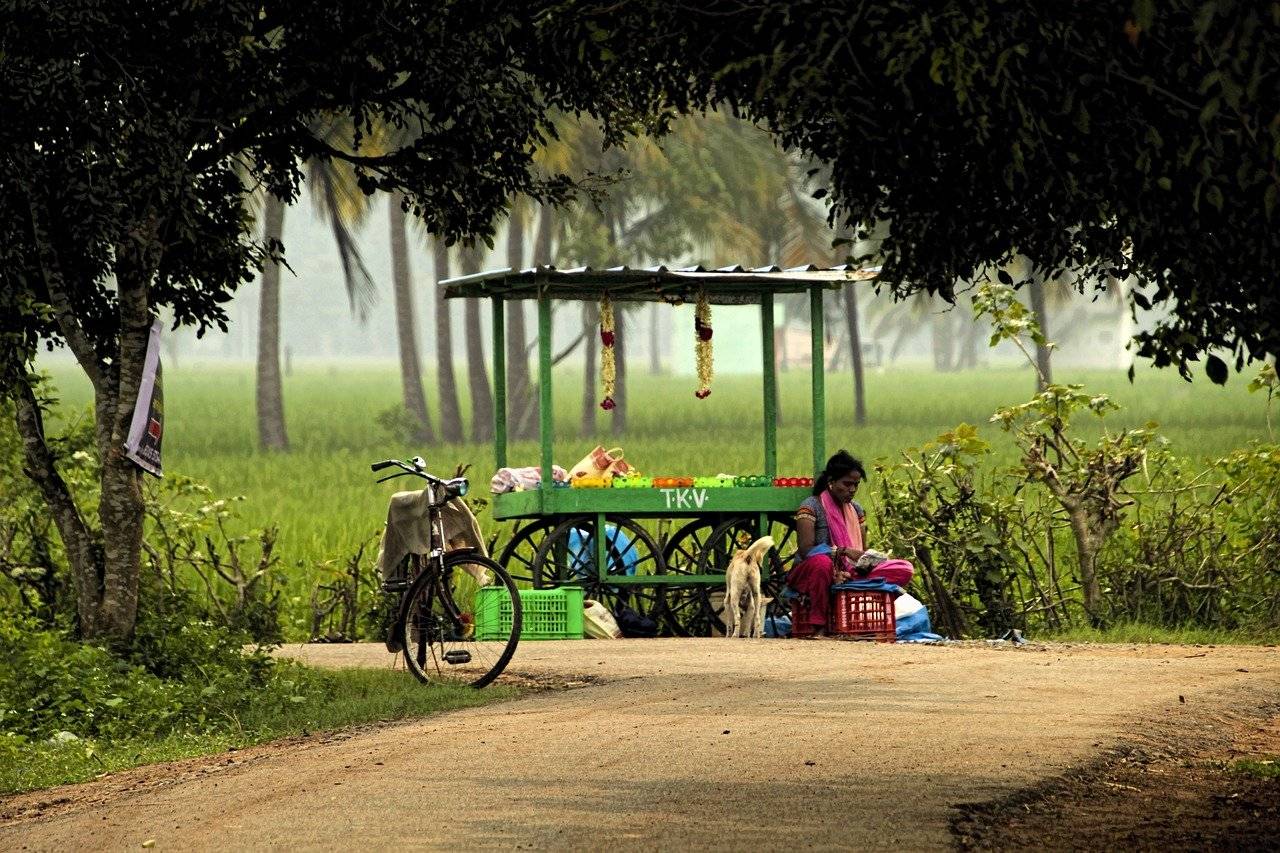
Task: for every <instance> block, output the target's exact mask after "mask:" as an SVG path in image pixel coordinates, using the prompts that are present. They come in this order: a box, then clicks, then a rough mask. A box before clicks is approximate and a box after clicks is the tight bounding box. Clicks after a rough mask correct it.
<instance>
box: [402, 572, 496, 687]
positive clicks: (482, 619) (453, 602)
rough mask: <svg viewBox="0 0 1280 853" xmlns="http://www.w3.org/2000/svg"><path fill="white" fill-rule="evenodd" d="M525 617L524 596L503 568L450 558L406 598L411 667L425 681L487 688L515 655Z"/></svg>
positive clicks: (424, 575)
mask: <svg viewBox="0 0 1280 853" xmlns="http://www.w3.org/2000/svg"><path fill="white" fill-rule="evenodd" d="M520 617H521V613H520V596H519V595H518V594H517V593H516V585H515V583H514V582H513V581H512V580H511V577H510V576H509V575H508V574H507V573H506V571H505V570H504V569H503V568H502V566H500V565H498V564H497V563H495V562H494V561H493V560H491V559H489V558H488V557H483V556H481V555H479V554H471V553H456V554H452V555H449V556H447V557H445V560H444V565H443V567H439V568H438V567H436V566H432V565H429V566H428V567H427V568H426V569H425V570H424V571H423V572H422V573H421V574H420V575H418V578H417V579H416V580H415V581H414V582H413V585H412V586H411V587H409V591H408V593H407V594H406V595H405V600H404V604H403V607H402V610H401V619H400V629H401V639H402V641H403V644H404V660H405V664H406V665H407V666H408V668H409V671H410V672H412V673H413V675H414V677H416V678H417V679H418V680H419V681H422V682H429V681H436V682H452V683H455V684H469V685H470V686H472V687H484V686H485V685H486V684H488V683H489V682H491V681H493V680H494V679H495V678H497V677H498V675H499V674H500V673H501V672H502V670H503V669H505V668H506V666H507V663H508V662H509V661H510V660H511V656H512V655H514V654H515V651H516V644H517V643H519V641H520Z"/></svg>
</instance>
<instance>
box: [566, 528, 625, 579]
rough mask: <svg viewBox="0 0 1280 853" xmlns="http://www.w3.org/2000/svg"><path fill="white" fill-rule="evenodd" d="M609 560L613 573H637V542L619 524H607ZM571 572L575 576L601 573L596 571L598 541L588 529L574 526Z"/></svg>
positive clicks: (570, 533) (605, 532)
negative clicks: (619, 527) (620, 528)
mask: <svg viewBox="0 0 1280 853" xmlns="http://www.w3.org/2000/svg"><path fill="white" fill-rule="evenodd" d="M604 537H605V554H606V555H607V556H606V557H605V559H606V560H607V561H608V564H609V574H611V575H634V574H635V573H636V564H637V563H639V562H640V555H639V553H638V550H639V549H638V548H636V546H635V543H634V542H632V541H631V537H630V536H628V535H627V534H626V533H625V532H623V531H621V530H619V529H618V526H617V525H616V524H606V525H605V526H604ZM568 557H569V571H570V572H571V573H572V575H573V576H574V577H577V578H582V579H594V578H596V577H597V576H598V575H599V572H597V571H596V543H595V539H594V537H592V536H591V535H590V533H588V532H587V531H585V530H579V529H578V528H574V529H573V530H570V531H569V548H568Z"/></svg>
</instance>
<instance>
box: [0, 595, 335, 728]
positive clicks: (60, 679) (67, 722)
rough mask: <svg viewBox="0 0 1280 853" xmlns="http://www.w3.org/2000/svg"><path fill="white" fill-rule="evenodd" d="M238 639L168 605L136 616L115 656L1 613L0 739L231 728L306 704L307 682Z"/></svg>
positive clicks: (303, 672) (297, 672) (305, 674)
mask: <svg viewBox="0 0 1280 853" xmlns="http://www.w3.org/2000/svg"><path fill="white" fill-rule="evenodd" d="M246 640H247V637H246V636H245V635H244V634H242V633H239V632H235V631H232V630H230V629H227V628H223V627H218V626H215V625H213V624H212V623H210V622H208V621H206V620H201V619H199V618H196V617H194V616H193V615H192V614H191V613H190V612H189V611H187V612H181V611H179V610H178V609H176V608H172V607H171V608H169V611H168V613H167V615H166V616H164V617H161V616H159V615H158V614H157V613H156V612H154V611H147V612H144V613H143V614H142V615H141V618H140V619H139V622H138V630H137V634H136V636H135V639H134V642H133V644H132V646H131V648H130V649H129V650H128V651H127V652H126V653H123V654H118V653H114V652H112V651H109V650H108V649H106V648H103V647H100V646H95V645H91V644H87V643H81V642H77V641H76V640H74V639H72V638H71V637H70V636H69V634H68V633H67V632H64V631H60V630H50V629H46V628H42V627H41V626H40V625H39V624H38V623H36V622H34V621H33V620H31V619H29V618H23V617H19V616H16V615H15V614H13V613H0V733H3V734H5V735H7V736H9V737H10V738H15V739H17V741H13V740H11V741H10V742H11V743H13V742H26V741H43V740H47V739H49V738H56V737H58V736H59V733H60V732H69V733H71V734H73V735H75V736H76V737H77V738H103V739H107V740H115V739H131V738H145V737H149V736H158V735H161V734H170V733H173V732H178V731H189V732H191V733H206V732H219V731H234V730H236V729H238V728H239V727H240V719H241V718H242V717H243V716H244V715H245V714H246V713H247V712H249V711H251V710H252V711H254V712H255V713H258V714H260V713H261V712H262V709H264V708H271V707H277V706H282V705H287V704H288V703H296V702H302V701H305V700H306V696H307V694H308V692H309V691H310V690H311V689H312V686H313V685H312V682H311V679H312V676H310V675H309V673H308V672H307V671H306V670H304V669H302V668H301V667H297V666H294V665H291V664H282V663H278V662H276V661H275V660H274V659H272V658H271V656H270V655H269V654H267V653H266V652H265V651H264V650H263V649H261V648H260V647H259V648H252V649H250V650H248V651H246V650H245V649H246V647H245V642H246Z"/></svg>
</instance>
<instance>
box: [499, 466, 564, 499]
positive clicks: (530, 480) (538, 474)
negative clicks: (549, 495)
mask: <svg viewBox="0 0 1280 853" xmlns="http://www.w3.org/2000/svg"><path fill="white" fill-rule="evenodd" d="M551 479H552V480H553V481H554V482H557V483H563V482H564V481H565V480H567V479H569V475H568V474H566V473H565V470H564V469H563V468H561V467H560V466H559V465H552V466H551ZM541 485H542V469H541V468H539V467H537V466H536V465H531V466H529V467H526V468H499V469H498V473H496V474H494V475H493V479H492V480H490V481H489V491H491V492H493V493H494V494H495V495H501V494H506V493H507V492H524V491H531V490H533V489H536V488H538V487H539V486H541Z"/></svg>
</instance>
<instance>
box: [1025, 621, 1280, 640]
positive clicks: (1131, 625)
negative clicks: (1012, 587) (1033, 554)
mask: <svg viewBox="0 0 1280 853" xmlns="http://www.w3.org/2000/svg"><path fill="white" fill-rule="evenodd" d="M1031 639H1042V640H1052V641H1054V642H1059V643H1134V644H1154V643H1165V644H1169V645H1180V646H1232V645H1234V646H1239V645H1259V646H1265V645H1275V644H1280V631H1264V632H1244V631H1229V630H1226V629H1223V628H1199V627H1195V626H1184V627H1177V628H1169V627H1165V626H1161V625H1147V624H1144V623H1141V622H1124V623H1118V624H1115V625H1110V626H1108V627H1106V628H1091V627H1088V626H1083V625H1082V626H1077V627H1074V628H1068V629H1064V630H1062V631H1052V632H1047V633H1044V634H1040V635H1038V636H1036V637H1033V638H1031Z"/></svg>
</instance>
